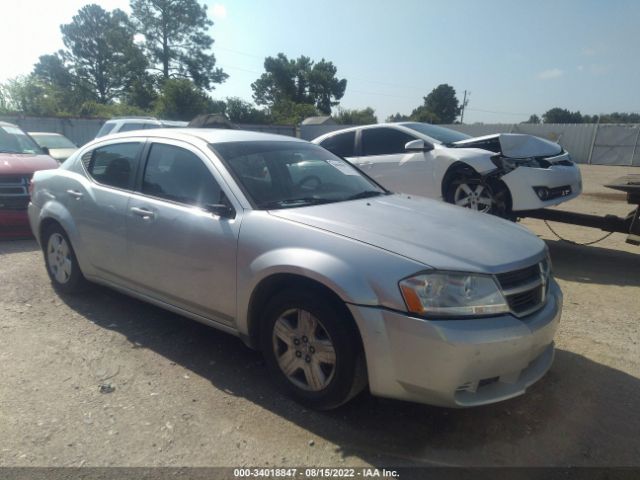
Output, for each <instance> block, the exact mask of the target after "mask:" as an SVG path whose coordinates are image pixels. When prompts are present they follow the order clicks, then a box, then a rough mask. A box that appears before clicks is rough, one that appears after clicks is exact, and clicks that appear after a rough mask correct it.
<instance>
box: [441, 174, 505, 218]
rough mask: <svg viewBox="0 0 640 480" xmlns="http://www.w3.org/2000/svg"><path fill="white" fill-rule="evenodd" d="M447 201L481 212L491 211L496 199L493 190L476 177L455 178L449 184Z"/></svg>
mask: <svg viewBox="0 0 640 480" xmlns="http://www.w3.org/2000/svg"><path fill="white" fill-rule="evenodd" d="M448 193H449V195H448V196H447V197H448V198H447V201H448V202H449V203H453V204H455V205H458V206H459V207H464V208H469V209H471V210H475V211H477V212H481V213H493V211H494V210H495V207H496V201H495V197H494V194H493V190H492V189H491V187H490V186H489V185H487V184H484V183H482V182H480V181H479V180H476V179H471V178H457V179H455V180H453V182H451V185H449V192H448Z"/></svg>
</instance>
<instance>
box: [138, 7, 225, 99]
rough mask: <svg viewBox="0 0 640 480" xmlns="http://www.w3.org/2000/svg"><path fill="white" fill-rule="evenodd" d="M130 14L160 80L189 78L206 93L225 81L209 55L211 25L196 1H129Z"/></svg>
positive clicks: (202, 8)
mask: <svg viewBox="0 0 640 480" xmlns="http://www.w3.org/2000/svg"><path fill="white" fill-rule="evenodd" d="M131 11H132V15H133V18H134V21H135V24H136V26H137V28H138V30H139V31H140V33H142V34H143V35H144V37H145V40H144V46H145V50H146V52H147V55H148V57H149V59H150V60H151V62H152V63H153V64H154V67H153V68H154V69H155V70H157V71H159V72H160V73H161V75H162V78H163V80H168V79H169V78H176V77H178V78H189V79H191V80H192V81H193V83H194V84H195V85H196V86H197V87H198V88H202V89H207V90H209V89H211V88H213V85H214V84H216V83H222V82H224V81H225V80H226V79H227V77H228V75H227V74H226V73H224V72H223V71H222V69H221V68H216V66H215V65H216V58H215V56H214V55H213V53H211V52H210V49H211V46H212V45H213V38H211V36H210V35H209V34H208V33H207V30H208V29H209V27H211V26H212V25H213V22H212V21H211V20H209V18H208V17H207V6H206V5H200V4H199V3H198V1H197V0H131Z"/></svg>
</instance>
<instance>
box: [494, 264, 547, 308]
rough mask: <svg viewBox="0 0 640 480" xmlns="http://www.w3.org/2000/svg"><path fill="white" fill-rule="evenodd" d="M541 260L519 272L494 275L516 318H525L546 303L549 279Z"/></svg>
mask: <svg viewBox="0 0 640 480" xmlns="http://www.w3.org/2000/svg"><path fill="white" fill-rule="evenodd" d="M544 262H546V260H543V261H541V262H538V263H537V264H534V265H530V266H528V267H525V268H521V269H520V270H515V271H511V272H505V273H499V274H496V275H495V279H496V282H497V283H498V285H499V286H500V290H501V291H502V294H503V295H504V298H505V300H506V301H507V304H508V305H509V310H510V311H511V313H512V314H513V315H514V316H516V317H519V318H520V317H526V316H527V315H531V314H532V313H534V312H536V311H537V310H540V309H541V308H542V307H544V305H545V304H546V302H547V288H548V285H549V277H548V275H545V268H544V265H543V264H544Z"/></svg>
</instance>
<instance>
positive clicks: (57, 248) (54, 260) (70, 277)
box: [42, 223, 88, 294]
mask: <svg viewBox="0 0 640 480" xmlns="http://www.w3.org/2000/svg"><path fill="white" fill-rule="evenodd" d="M42 238H43V242H42V250H43V253H44V263H45V267H46V269H47V273H48V274H49V278H50V279H51V283H52V285H53V288H54V289H55V290H56V291H58V292H59V293H66V294H73V293H78V292H81V291H84V290H86V288H87V286H88V282H87V280H86V279H85V278H84V275H83V274H82V271H81V270H80V265H79V264H78V259H77V258H76V254H75V251H74V250H73V247H72V246H71V242H70V241H69V237H68V236H67V233H66V232H65V231H64V229H63V228H62V227H61V226H60V225H59V224H57V223H56V224H53V225H51V226H49V227H47V229H46V230H45V231H44V234H43V236H42Z"/></svg>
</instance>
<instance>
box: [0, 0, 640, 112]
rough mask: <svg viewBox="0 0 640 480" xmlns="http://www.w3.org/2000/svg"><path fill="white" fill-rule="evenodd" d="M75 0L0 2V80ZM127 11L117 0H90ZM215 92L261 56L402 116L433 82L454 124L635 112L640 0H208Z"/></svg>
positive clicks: (252, 73) (244, 90) (47, 44)
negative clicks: (319, 71)
mask: <svg viewBox="0 0 640 480" xmlns="http://www.w3.org/2000/svg"><path fill="white" fill-rule="evenodd" d="M86 3H88V2H87V1H86V0H20V1H16V0H0V11H1V12H2V15H1V17H0V18H1V20H0V45H2V48H0V82H3V81H5V80H7V79H8V78H13V77H15V76H17V75H23V74H28V73H29V72H30V71H31V70H32V68H33V64H34V63H35V62H36V61H37V60H38V57H39V56H40V55H43V54H46V53H52V52H54V51H56V50H57V49H59V48H62V47H63V44H62V38H61V35H60V28H59V27H60V25H61V24H63V23H68V22H70V20H71V17H72V16H73V15H74V14H75V13H76V12H77V10H78V9H79V8H80V7H81V6H83V5H84V4H86ZM95 3H98V4H100V5H101V6H102V7H104V8H105V9H108V10H110V9H113V8H121V9H123V10H125V11H127V12H128V11H129V1H128V0H95ZM204 3H206V4H207V6H208V9H209V15H210V18H211V19H212V20H213V21H214V25H213V27H212V28H211V32H210V33H211V35H212V36H213V38H214V40H215V43H214V46H213V53H214V54H215V56H216V59H217V65H218V66H219V67H222V68H223V69H224V70H225V71H226V72H227V73H228V74H229V78H228V79H227V81H226V82H225V83H224V84H222V85H219V86H217V87H216V88H215V90H213V91H212V92H211V95H212V96H213V97H214V98H226V97H230V96H237V97H241V98H244V99H245V100H251V93H252V91H251V83H252V82H253V81H255V80H256V79H257V78H258V77H259V76H260V74H261V73H262V72H263V62H264V58H265V57H266V56H275V55H276V54H277V53H279V52H283V53H284V54H286V55H287V56H288V57H290V58H292V57H293V58H295V57H298V56H299V55H305V56H308V57H311V59H313V60H320V59H322V58H325V59H326V60H330V61H332V62H333V63H334V65H336V67H337V69H338V76H339V77H340V78H346V79H347V89H346V93H345V95H344V97H343V98H342V100H341V102H340V105H341V106H342V107H343V108H364V107H368V106H370V107H372V108H373V109H374V110H375V111H376V114H377V116H378V119H379V121H384V119H385V118H386V117H387V116H389V115H391V114H393V113H396V112H400V113H404V114H408V113H410V112H411V110H412V109H413V108H415V107H417V106H418V105H420V104H421V103H422V102H423V97H424V96H426V95H427V94H428V93H429V92H430V91H431V90H432V89H433V88H435V87H436V86H438V85H439V84H441V83H448V84H450V85H452V86H453V87H454V88H455V89H456V92H457V94H458V98H459V99H460V100H462V97H463V92H464V91H465V90H467V91H468V92H471V93H470V97H469V105H468V107H467V110H466V112H465V118H464V121H465V123H475V122H483V123H499V122H504V123H512V122H520V121H524V120H526V119H527V118H529V115H531V114H533V113H535V114H538V115H541V114H542V113H544V112H545V111H547V110H548V109H550V108H552V107H556V106H557V107H562V108H568V109H570V110H572V111H573V110H580V111H581V112H582V113H583V114H597V113H609V112H613V111H623V112H640V61H639V60H640V56H639V54H640V28H639V26H640V0H607V1H604V0H536V1H533V0H529V1H526V2H525V1H520V0H519V1H513V0H511V1H509V0H443V1H434V0H396V1H390V0H315V1H304V0H295V1H294V0H268V1H267V0H207V1H206V2H204Z"/></svg>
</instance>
